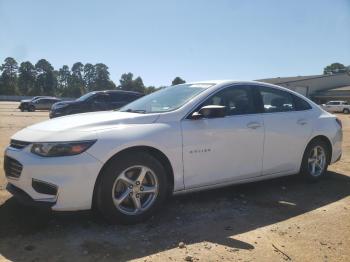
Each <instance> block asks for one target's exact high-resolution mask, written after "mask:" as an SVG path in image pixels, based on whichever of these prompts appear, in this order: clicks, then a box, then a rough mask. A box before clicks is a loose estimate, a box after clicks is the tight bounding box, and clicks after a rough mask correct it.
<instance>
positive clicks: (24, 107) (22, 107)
mask: <svg viewBox="0 0 350 262" xmlns="http://www.w3.org/2000/svg"><path fill="white" fill-rule="evenodd" d="M44 97H47V98H52V97H51V96H34V97H33V98H32V99H25V100H21V102H20V104H19V106H18V109H19V110H21V111H22V112H23V111H26V110H27V111H28V109H29V104H30V103H31V102H34V101H35V100H37V99H39V98H44Z"/></svg>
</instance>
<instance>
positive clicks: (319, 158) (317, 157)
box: [308, 146, 326, 177]
mask: <svg viewBox="0 0 350 262" xmlns="http://www.w3.org/2000/svg"><path fill="white" fill-rule="evenodd" d="M325 166H326V153H325V150H324V149H323V147H321V146H315V147H314V148H313V149H312V150H311V152H310V155H309V158H308V169H309V172H310V174H311V175H312V176H314V177H318V176H320V175H321V174H322V173H323V171H324V168H325Z"/></svg>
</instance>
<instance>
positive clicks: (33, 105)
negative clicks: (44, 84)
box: [28, 97, 62, 112]
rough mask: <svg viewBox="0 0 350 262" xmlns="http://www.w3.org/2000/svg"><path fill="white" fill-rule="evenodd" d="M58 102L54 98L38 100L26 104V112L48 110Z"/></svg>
mask: <svg viewBox="0 0 350 262" xmlns="http://www.w3.org/2000/svg"><path fill="white" fill-rule="evenodd" d="M60 101H62V100H61V99H59V98H55V97H44V98H38V99H35V100H34V101H32V102H30V103H29V104H28V111H30V112H33V111H35V110H50V109H51V107H52V105H53V104H55V103H57V102H60Z"/></svg>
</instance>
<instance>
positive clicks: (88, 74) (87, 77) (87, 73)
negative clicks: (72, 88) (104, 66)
mask: <svg viewBox="0 0 350 262" xmlns="http://www.w3.org/2000/svg"><path fill="white" fill-rule="evenodd" d="M95 75H96V72H95V67H94V65H92V64H90V63H86V64H85V66H84V76H83V79H84V86H85V92H90V91H92V90H95V87H94V86H95Z"/></svg>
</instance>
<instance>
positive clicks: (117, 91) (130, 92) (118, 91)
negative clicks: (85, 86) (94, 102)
mask: <svg viewBox="0 0 350 262" xmlns="http://www.w3.org/2000/svg"><path fill="white" fill-rule="evenodd" d="M91 93H95V94H97V93H120V94H132V95H143V93H140V92H135V91H126V90H100V91H92V92H91Z"/></svg>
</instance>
